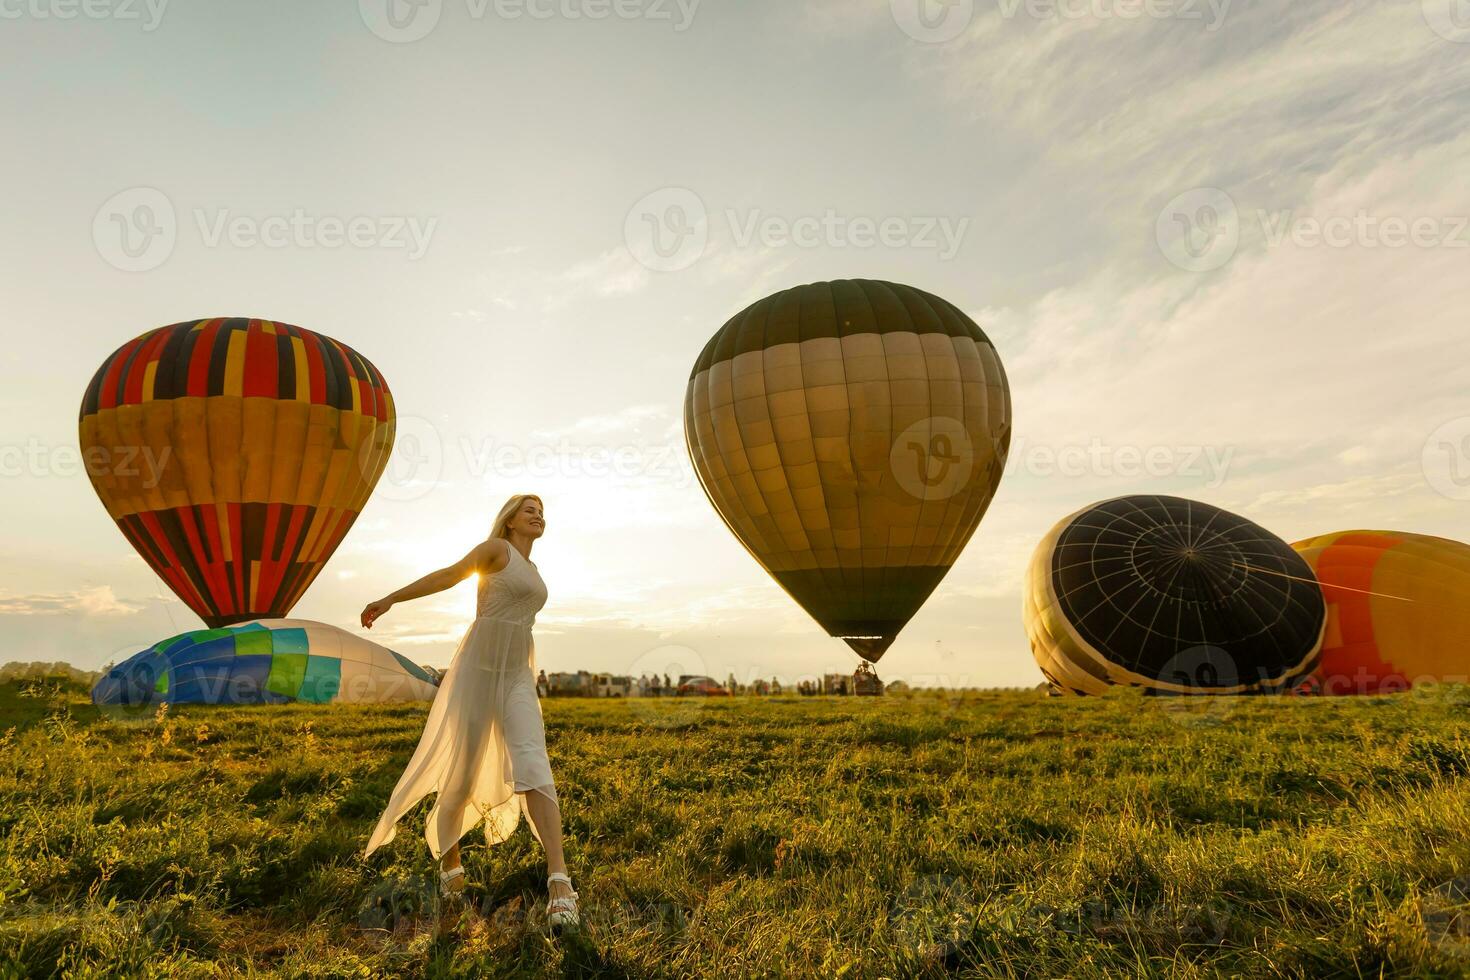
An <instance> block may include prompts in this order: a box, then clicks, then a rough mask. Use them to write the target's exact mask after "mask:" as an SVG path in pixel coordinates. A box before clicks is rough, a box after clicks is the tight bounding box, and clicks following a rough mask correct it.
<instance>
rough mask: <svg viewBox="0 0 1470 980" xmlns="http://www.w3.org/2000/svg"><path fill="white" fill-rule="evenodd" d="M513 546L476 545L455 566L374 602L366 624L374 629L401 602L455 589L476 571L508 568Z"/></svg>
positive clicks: (500, 541) (497, 542)
mask: <svg viewBox="0 0 1470 980" xmlns="http://www.w3.org/2000/svg"><path fill="white" fill-rule="evenodd" d="M509 547H510V545H508V544H506V542H505V540H504V539H502V538H491V539H490V540H488V541H482V542H480V543H479V544H478V545H476V546H475V547H474V548H473V549H472V550H471V551H470V553H469V554H467V555H465V556H464V557H463V558H461V559H460V560H459V561H457V562H455V563H454V564H453V565H449V566H448V567H446V568H441V569H439V570H437V571H433V572H430V573H429V574H427V575H425V576H424V577H423V578H421V579H419V580H418V581H416V582H410V583H409V584H408V585H405V586H404V587H403V588H401V589H399V590H398V591H397V592H393V593H390V594H389V595H386V596H384V597H383V598H381V599H379V600H377V601H376V602H370V603H368V604H367V606H366V607H365V608H364V609H363V611H362V625H363V627H364V628H365V629H372V628H373V623H374V621H376V620H377V618H378V617H379V616H381V615H383V613H385V612H387V611H388V610H389V609H392V608H393V606H394V605H396V604H397V603H400V602H407V601H408V600H410V599H422V598H423V597H424V596H427V595H434V594H435V593H436V592H443V591H444V590H445V589H452V588H454V587H455V586H456V585H458V584H459V583H461V582H463V581H464V580H465V579H467V578H469V577H470V576H471V575H474V574H475V573H476V572H496V571H499V570H500V569H502V568H504V567H505V566H506V563H507V562H509V561H510V555H509V553H508V552H507V551H506V549H507V548H509Z"/></svg>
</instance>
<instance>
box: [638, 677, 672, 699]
mask: <svg viewBox="0 0 1470 980" xmlns="http://www.w3.org/2000/svg"><path fill="white" fill-rule="evenodd" d="M666 691H667V692H668V693H669V694H673V693H675V688H674V684H673V682H672V681H671V680H669V675H668V674H665V675H664V676H663V680H662V683H660V680H659V676H658V675H657V674H644V675H643V676H642V677H639V678H638V696H639V697H641V698H650V697H652V698H658V697H663V695H664V692H666Z"/></svg>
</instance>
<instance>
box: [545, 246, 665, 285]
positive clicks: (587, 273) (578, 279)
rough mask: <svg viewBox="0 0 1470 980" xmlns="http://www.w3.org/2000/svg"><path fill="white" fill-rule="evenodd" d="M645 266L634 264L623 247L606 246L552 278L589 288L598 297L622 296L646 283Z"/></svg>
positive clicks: (647, 277) (631, 257) (631, 256)
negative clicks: (599, 252)
mask: <svg viewBox="0 0 1470 980" xmlns="http://www.w3.org/2000/svg"><path fill="white" fill-rule="evenodd" d="M649 278H650V277H649V272H648V269H647V268H645V267H644V266H642V265H640V264H639V263H638V260H637V259H635V258H634V257H633V253H632V252H630V251H628V249H627V248H625V247H624V246H621V245H619V246H617V247H615V248H610V249H608V250H607V251H606V252H603V253H602V254H601V255H599V256H597V257H596V258H593V259H587V260H586V261H583V262H579V263H577V264H576V265H574V266H572V267H571V268H570V269H567V270H566V271H564V272H562V273H561V274H559V275H558V276H556V277H555V279H556V280H557V281H559V282H563V283H571V284H573V285H577V286H582V287H585V288H588V289H591V290H592V292H594V293H595V294H597V295H598V296H623V295H627V294H630V293H636V292H639V291H640V290H642V289H643V288H644V287H645V286H647V285H648V283H649Z"/></svg>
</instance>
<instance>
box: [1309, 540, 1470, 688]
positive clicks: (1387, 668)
mask: <svg viewBox="0 0 1470 980" xmlns="http://www.w3.org/2000/svg"><path fill="white" fill-rule="evenodd" d="M1292 547H1293V548H1295V549H1296V550H1297V551H1298V552H1299V553H1300V554H1301V556H1302V557H1303V558H1305V559H1306V560H1307V563H1308V564H1309V565H1311V566H1312V570H1313V571H1314V572H1315V573H1316V575H1317V580H1318V581H1319V582H1321V584H1322V593H1323V597H1324V598H1325V599H1326V601H1327V638H1326V640H1325V641H1324V643H1323V644H1322V663H1321V666H1320V667H1319V668H1318V670H1317V674H1316V679H1317V682H1318V685H1319V686H1320V689H1321V691H1322V693H1324V694H1379V693H1391V692H1394V691H1404V690H1408V689H1409V688H1410V687H1412V686H1413V685H1414V684H1416V683H1420V682H1455V683H1465V682H1466V681H1470V648H1467V647H1466V644H1465V636H1466V633H1467V632H1470V545H1466V544H1462V543H1460V542H1459V541H1451V540H1449V539H1448V538H1436V537H1430V536H1428V535H1424V534H1407V533H1404V532H1401V531H1339V532H1337V533H1335V534H1324V535H1322V536H1320V537H1315V538H1308V539H1307V540H1305V541H1298V542H1296V543H1295V544H1293V545H1292Z"/></svg>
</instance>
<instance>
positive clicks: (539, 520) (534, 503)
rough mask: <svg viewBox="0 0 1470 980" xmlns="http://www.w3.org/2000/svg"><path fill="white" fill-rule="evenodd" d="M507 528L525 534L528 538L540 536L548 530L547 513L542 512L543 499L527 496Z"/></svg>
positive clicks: (507, 524)
mask: <svg viewBox="0 0 1470 980" xmlns="http://www.w3.org/2000/svg"><path fill="white" fill-rule="evenodd" d="M505 527H506V530H508V531H515V532H518V533H520V534H524V535H525V536H526V537H528V538H539V537H541V535H542V534H543V533H545V531H546V515H545V514H544V513H542V510H541V501H539V500H536V499H534V498H527V499H526V500H524V501H522V502H521V509H520V510H518V511H516V512H515V516H513V517H512V518H511V519H510V520H509V521H508V522H507V523H506V525H505Z"/></svg>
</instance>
